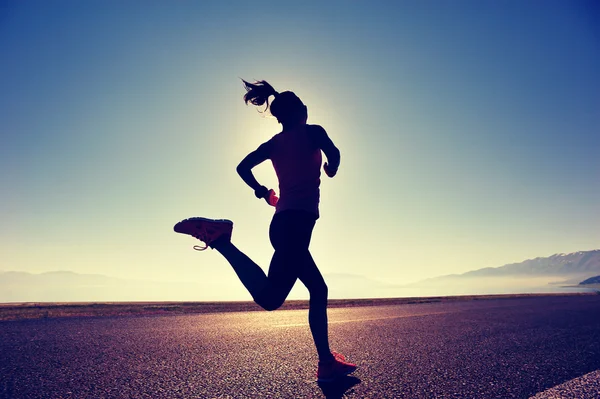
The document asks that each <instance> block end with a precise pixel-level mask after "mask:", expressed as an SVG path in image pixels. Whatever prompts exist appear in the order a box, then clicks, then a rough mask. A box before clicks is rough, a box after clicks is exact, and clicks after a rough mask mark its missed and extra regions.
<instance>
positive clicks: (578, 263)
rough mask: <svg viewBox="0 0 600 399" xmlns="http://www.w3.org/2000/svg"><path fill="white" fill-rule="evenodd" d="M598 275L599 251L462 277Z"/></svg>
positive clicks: (537, 259)
mask: <svg viewBox="0 0 600 399" xmlns="http://www.w3.org/2000/svg"><path fill="white" fill-rule="evenodd" d="M598 273H600V250H598V249H597V250H593V251H579V252H574V253H570V254H556V255H552V256H550V257H547V258H535V259H529V260H526V261H524V262H520V263H511V264H508V265H504V266H500V267H486V268H484V269H479V270H474V271H471V272H467V273H464V274H462V276H469V277H470V276H473V277H483V276H509V275H510V276H515V275H526V276H573V275H587V276H588V277H589V276H590V275H595V274H598Z"/></svg>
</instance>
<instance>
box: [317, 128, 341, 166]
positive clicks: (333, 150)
mask: <svg viewBox="0 0 600 399" xmlns="http://www.w3.org/2000/svg"><path fill="white" fill-rule="evenodd" d="M313 129H314V134H315V138H316V142H317V146H318V147H319V148H320V149H321V150H323V152H324V153H325V156H326V157H327V162H325V164H324V165H323V170H325V174H327V176H329V177H333V176H335V175H336V173H337V170H338V168H339V166H340V150H338V148H337V147H336V146H335V144H333V141H331V139H330V138H329V136H328V135H327V132H326V131H325V129H323V128H322V127H321V126H319V125H313Z"/></svg>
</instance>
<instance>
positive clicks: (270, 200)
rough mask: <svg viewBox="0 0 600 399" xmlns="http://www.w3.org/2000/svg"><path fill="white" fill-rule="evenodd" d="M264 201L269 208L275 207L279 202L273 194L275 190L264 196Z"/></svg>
mask: <svg viewBox="0 0 600 399" xmlns="http://www.w3.org/2000/svg"><path fill="white" fill-rule="evenodd" d="M265 201H267V204H269V205H271V206H277V202H278V201H279V197H278V196H277V195H276V194H275V190H273V189H270V190H269V192H268V194H267V195H266V196H265Z"/></svg>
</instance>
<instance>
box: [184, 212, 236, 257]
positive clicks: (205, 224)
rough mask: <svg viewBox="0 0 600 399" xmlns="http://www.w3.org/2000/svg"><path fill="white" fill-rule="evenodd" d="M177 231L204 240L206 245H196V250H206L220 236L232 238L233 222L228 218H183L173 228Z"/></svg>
mask: <svg viewBox="0 0 600 399" xmlns="http://www.w3.org/2000/svg"><path fill="white" fill-rule="evenodd" d="M173 229H174V230H175V232H176V233H181V234H187V235H190V236H192V237H194V238H197V239H198V240H200V241H202V242H204V246H200V245H194V249H195V250H196V251H204V250H205V249H206V248H208V247H211V248H212V244H213V243H214V242H215V241H216V240H217V239H219V238H221V237H225V238H227V239H228V240H231V232H232V231H233V222H232V221H231V220H227V219H207V218H200V217H194V218H189V219H185V220H182V221H181V222H179V223H177V224H176V225H175V227H174V228H173Z"/></svg>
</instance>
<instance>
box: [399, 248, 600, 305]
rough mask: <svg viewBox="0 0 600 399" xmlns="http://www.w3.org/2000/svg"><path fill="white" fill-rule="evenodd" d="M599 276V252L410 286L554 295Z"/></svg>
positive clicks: (560, 256)
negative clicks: (560, 290) (556, 292)
mask: <svg viewBox="0 0 600 399" xmlns="http://www.w3.org/2000/svg"><path fill="white" fill-rule="evenodd" d="M599 274H600V250H592V251H579V252H573V253H570V254H555V255H552V256H549V257H545V258H542V257H540V258H535V259H528V260H525V261H523V262H519V263H510V264H507V265H504V266H500V267H486V268H483V269H478V270H473V271H470V272H466V273H463V274H452V275H446V276H440V277H434V278H430V279H427V280H423V281H420V282H418V283H415V284H411V285H410V286H411V287H418V288H420V289H421V290H423V291H424V292H430V291H432V290H438V291H444V292H453V293H454V294H456V295H461V294H470V293H473V294H475V293H487V294H493V293H498V294H503V293H506V294H509V293H523V292H555V290H556V289H557V288H559V287H561V286H566V285H577V284H579V282H580V281H583V280H584V279H588V278H590V277H593V276H598V275H599Z"/></svg>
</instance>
